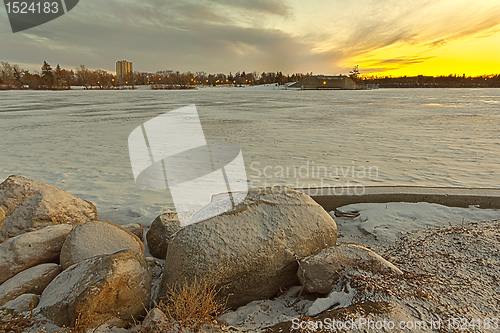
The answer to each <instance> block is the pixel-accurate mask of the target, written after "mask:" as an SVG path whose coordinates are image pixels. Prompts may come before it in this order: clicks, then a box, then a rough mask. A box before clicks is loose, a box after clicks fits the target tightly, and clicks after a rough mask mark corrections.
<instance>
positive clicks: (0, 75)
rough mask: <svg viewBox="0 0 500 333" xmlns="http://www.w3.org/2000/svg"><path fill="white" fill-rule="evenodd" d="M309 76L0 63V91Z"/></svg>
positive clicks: (245, 82) (269, 80) (240, 81)
mask: <svg viewBox="0 0 500 333" xmlns="http://www.w3.org/2000/svg"><path fill="white" fill-rule="evenodd" d="M310 75H312V73H306V74H302V73H297V74H293V75H284V74H283V73H282V72H276V73H266V72H263V73H261V74H258V73H257V72H251V73H246V72H244V71H242V72H236V73H235V74H232V73H229V74H223V73H219V74H208V73H205V72H195V73H191V72H185V73H181V72H179V71H176V72H174V71H172V70H166V71H158V72H156V73H140V72H133V73H128V74H127V75H126V76H124V77H117V76H115V75H113V74H111V73H109V72H107V71H104V70H100V69H98V70H89V69H88V68H86V67H85V66H84V65H80V66H79V67H77V68H76V69H74V70H67V69H63V68H61V66H59V65H56V67H55V68H52V66H51V65H50V64H49V63H47V62H46V61H44V62H43V65H42V67H41V71H40V72H38V71H35V72H34V73H30V71H28V70H25V69H22V68H20V67H19V66H18V65H11V64H9V63H8V62H0V89H4V90H5V89H36V90H59V89H70V88H71V86H82V87H84V88H85V89H117V88H121V87H131V88H133V87H134V86H136V85H161V86H165V85H167V86H181V87H182V86H194V85H197V86H219V85H230V86H243V85H257V84H271V83H274V84H276V83H277V84H285V83H289V82H296V81H299V80H302V79H303V78H305V77H308V76H310Z"/></svg>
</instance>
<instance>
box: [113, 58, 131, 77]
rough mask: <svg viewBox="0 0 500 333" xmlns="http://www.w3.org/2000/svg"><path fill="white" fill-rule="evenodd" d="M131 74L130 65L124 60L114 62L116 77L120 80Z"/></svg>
mask: <svg viewBox="0 0 500 333" xmlns="http://www.w3.org/2000/svg"><path fill="white" fill-rule="evenodd" d="M129 73H132V63H131V62H128V61H126V60H121V61H117V62H116V76H117V77H118V78H122V77H125V76H127V74H129Z"/></svg>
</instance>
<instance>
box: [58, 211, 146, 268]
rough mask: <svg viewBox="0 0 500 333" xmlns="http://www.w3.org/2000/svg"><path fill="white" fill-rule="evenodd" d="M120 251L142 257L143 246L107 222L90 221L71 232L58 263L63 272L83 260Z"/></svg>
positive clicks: (115, 225) (124, 230)
mask: <svg viewBox="0 0 500 333" xmlns="http://www.w3.org/2000/svg"><path fill="white" fill-rule="evenodd" d="M122 250H132V251H135V252H137V253H140V254H141V255H143V256H144V244H143V243H142V242H141V240H140V239H139V238H138V237H137V236H136V235H134V234H133V233H131V232H130V231H128V230H126V229H125V228H123V227H121V226H119V225H117V224H114V223H111V222H108V221H91V222H87V223H83V224H80V225H77V226H76V227H74V228H73V230H71V232H70V233H69V235H68V237H67V238H66V241H65V242H64V245H63V246H62V249H61V257H60V263H61V267H62V269H63V270H64V269H67V268H68V267H70V266H71V265H74V264H76V263H78V262H80V261H83V260H85V259H89V258H92V257H95V256H99V255H103V254H113V253H115V252H118V251H122Z"/></svg>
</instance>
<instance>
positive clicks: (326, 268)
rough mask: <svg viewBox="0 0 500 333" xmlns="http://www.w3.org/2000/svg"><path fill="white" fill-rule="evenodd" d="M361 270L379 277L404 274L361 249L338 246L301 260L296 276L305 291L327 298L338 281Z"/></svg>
mask: <svg viewBox="0 0 500 333" xmlns="http://www.w3.org/2000/svg"><path fill="white" fill-rule="evenodd" d="M360 270H362V271H367V272H372V273H379V274H391V275H401V274H403V272H402V271H401V270H400V269H399V268H397V267H396V266H394V265H393V264H391V263H390V262H389V261H387V260H385V259H384V258H382V257H381V256H380V255H378V254H376V253H375V252H373V251H372V250H370V249H367V248H366V247H364V246H361V245H358V244H340V245H338V246H334V247H330V248H328V249H325V250H323V251H321V252H320V253H318V254H316V255H312V256H309V257H307V258H304V259H302V260H301V261H300V269H299V270H298V271H297V275H298V277H299V279H300V283H301V284H302V286H304V289H305V290H306V291H308V292H316V293H321V294H328V293H330V292H331V291H332V288H333V286H334V285H335V283H336V282H337V281H338V280H339V278H341V277H342V276H344V275H347V274H349V273H351V272H353V271H360Z"/></svg>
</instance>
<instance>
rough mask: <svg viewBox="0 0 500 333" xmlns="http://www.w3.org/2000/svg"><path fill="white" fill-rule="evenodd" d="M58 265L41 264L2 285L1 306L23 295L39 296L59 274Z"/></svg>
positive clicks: (0, 287)
mask: <svg viewBox="0 0 500 333" xmlns="http://www.w3.org/2000/svg"><path fill="white" fill-rule="evenodd" d="M59 272H60V269H59V265H58V264H41V265H38V266H35V267H32V268H29V269H27V270H25V271H22V272H21V273H18V274H16V275H15V276H13V277H11V278H10V279H8V280H7V281H5V282H4V283H2V284H1V285H0V306H1V305H3V304H5V303H7V302H9V301H11V300H13V299H15V298H17V297H18V296H20V295H22V294H37V295H40V294H41V293H42V291H43V290H44V289H45V287H47V286H48V285H49V283H50V282H51V281H52V280H53V279H54V278H55V277H56V276H57V275H58V274H59Z"/></svg>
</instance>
